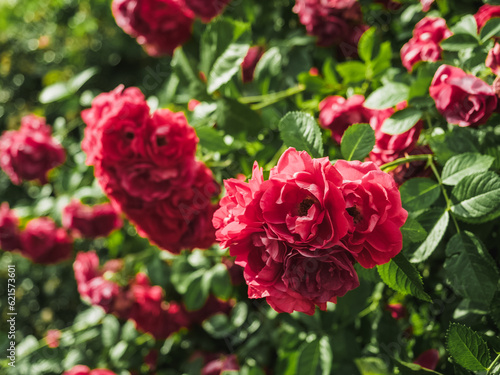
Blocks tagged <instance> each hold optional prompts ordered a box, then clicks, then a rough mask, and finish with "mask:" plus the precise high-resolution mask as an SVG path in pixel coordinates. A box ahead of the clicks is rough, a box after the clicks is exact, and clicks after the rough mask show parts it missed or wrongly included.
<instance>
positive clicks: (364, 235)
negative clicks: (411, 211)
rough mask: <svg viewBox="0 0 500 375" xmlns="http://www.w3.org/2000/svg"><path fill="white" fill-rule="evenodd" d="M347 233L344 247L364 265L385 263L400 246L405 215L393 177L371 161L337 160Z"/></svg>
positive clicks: (372, 265) (395, 253) (401, 244)
mask: <svg viewBox="0 0 500 375" xmlns="http://www.w3.org/2000/svg"><path fill="white" fill-rule="evenodd" d="M335 168H336V169H337V170H338V171H339V172H340V174H341V175H342V177H343V179H344V182H343V185H342V192H343V194H344V198H345V201H346V207H347V209H346V216H347V218H348V220H349V234H348V235H347V236H346V237H345V238H344V240H343V241H344V244H345V247H346V249H347V250H348V251H349V252H350V253H351V254H352V256H353V257H354V258H355V259H356V260H357V261H358V262H359V264H360V265H361V266H362V267H364V268H373V267H375V266H376V265H381V264H385V263H387V262H389V261H390V260H391V259H392V258H393V257H395V256H396V255H397V254H399V252H400V251H401V249H402V248H403V236H402V234H401V230H400V228H401V227H402V226H403V224H404V223H405V221H406V218H407V217H408V212H406V210H404V209H403V207H402V204H401V196H400V194H399V190H398V186H397V185H396V183H395V182H394V179H393V178H392V177H391V176H389V175H388V174H387V173H384V172H382V171H381V170H380V169H379V168H378V167H377V166H376V165H375V164H374V163H371V162H367V163H362V162H358V161H352V162H347V161H344V160H339V161H338V162H337V163H335Z"/></svg>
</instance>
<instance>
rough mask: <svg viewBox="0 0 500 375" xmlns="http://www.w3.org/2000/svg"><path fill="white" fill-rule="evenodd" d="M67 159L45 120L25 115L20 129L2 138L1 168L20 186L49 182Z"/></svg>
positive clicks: (8, 132)
mask: <svg viewBox="0 0 500 375" xmlns="http://www.w3.org/2000/svg"><path fill="white" fill-rule="evenodd" d="M65 159H66V153H65V151H64V148H63V147H62V146H61V145H60V144H59V143H58V142H57V141H56V140H55V139H54V138H52V130H51V128H50V126H48V125H46V124H45V119H44V118H42V117H37V116H35V115H28V116H25V117H23V118H22V120H21V127H20V129H19V130H13V131H6V132H4V133H3V135H2V136H1V137H0V167H1V168H2V169H3V170H4V172H5V173H6V174H7V176H9V178H10V179H11V180H12V182H13V183H14V184H16V185H19V184H21V182H22V181H31V180H38V181H40V183H42V184H45V183H47V173H48V172H49V171H50V170H51V169H52V168H55V167H57V166H58V165H61V164H62V163H64V160H65Z"/></svg>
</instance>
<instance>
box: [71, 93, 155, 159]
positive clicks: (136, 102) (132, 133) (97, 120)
mask: <svg viewBox="0 0 500 375" xmlns="http://www.w3.org/2000/svg"><path fill="white" fill-rule="evenodd" d="M81 116H82V119H83V121H84V122H85V123H86V124H87V127H86V128H85V137H84V139H83V141H82V150H83V151H85V153H86V154H87V165H95V164H96V163H97V162H98V161H101V160H103V159H105V160H106V163H107V164H108V165H109V164H112V163H119V162H120V161H123V160H127V159H130V160H132V159H137V158H141V157H145V152H146V151H145V146H144V141H143V140H144V134H143V132H144V131H145V127H146V122H147V120H148V118H149V106H148V104H147V103H146V100H145V98H144V95H143V94H142V93H141V91H140V90H139V89H138V88H136V87H129V88H127V89H124V87H123V85H120V86H118V87H117V88H116V89H114V90H113V91H111V92H109V93H108V92H107V93H102V94H100V95H98V96H97V97H96V98H95V99H94V100H93V101H92V108H90V109H86V110H84V111H82V113H81Z"/></svg>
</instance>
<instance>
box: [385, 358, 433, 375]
mask: <svg viewBox="0 0 500 375" xmlns="http://www.w3.org/2000/svg"><path fill="white" fill-rule="evenodd" d="M394 361H395V362H396V366H397V367H398V368H399V373H400V374H401V375H413V374H415V375H431V374H439V375H442V374H441V373H439V372H436V371H432V370H429V369H427V368H425V367H422V366H420V365H417V364H415V363H409V362H403V361H400V360H399V359H395V360H394Z"/></svg>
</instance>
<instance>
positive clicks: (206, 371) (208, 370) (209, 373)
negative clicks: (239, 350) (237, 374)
mask: <svg viewBox="0 0 500 375" xmlns="http://www.w3.org/2000/svg"><path fill="white" fill-rule="evenodd" d="M239 369H240V366H239V365H238V358H237V357H236V356H235V355H234V354H231V355H228V356H220V357H219V358H216V359H214V360H211V361H209V362H208V363H206V364H205V366H203V368H202V369H201V375H221V374H222V373H224V372H225V371H239Z"/></svg>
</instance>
